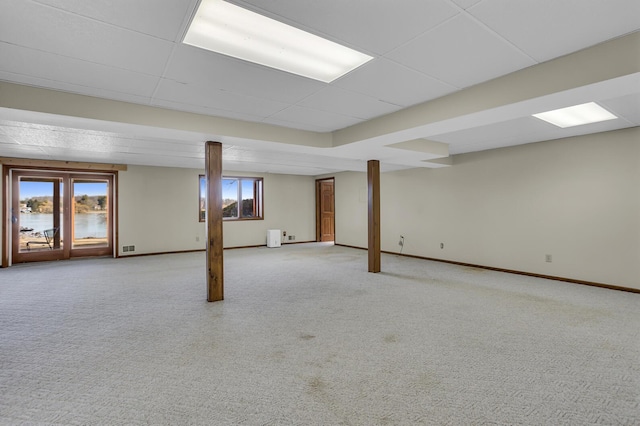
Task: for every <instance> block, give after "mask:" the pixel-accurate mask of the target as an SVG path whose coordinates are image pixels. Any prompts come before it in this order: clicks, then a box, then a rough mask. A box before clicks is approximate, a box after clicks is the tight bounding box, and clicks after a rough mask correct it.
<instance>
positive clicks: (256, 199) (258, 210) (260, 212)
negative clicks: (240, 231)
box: [198, 175, 264, 222]
mask: <svg viewBox="0 0 640 426" xmlns="http://www.w3.org/2000/svg"><path fill="white" fill-rule="evenodd" d="M225 179H235V180H237V181H238V195H237V198H238V199H239V201H238V207H240V204H241V202H242V199H241V198H242V181H243V180H245V181H247V180H249V181H252V184H253V211H254V213H255V216H252V217H243V216H242V209H241V208H239V209H238V217H223V218H222V220H223V221H225V222H226V221H230V222H235V221H245V220H264V177H259V176H222V180H225ZM206 180H207V179H206V176H205V175H199V176H198V194H199V197H198V221H199V222H206V214H207V207H206ZM257 182H259V185H256V183H257ZM203 185H204V188H203ZM203 199H204V200H205V203H204V206H203V205H202V200H203Z"/></svg>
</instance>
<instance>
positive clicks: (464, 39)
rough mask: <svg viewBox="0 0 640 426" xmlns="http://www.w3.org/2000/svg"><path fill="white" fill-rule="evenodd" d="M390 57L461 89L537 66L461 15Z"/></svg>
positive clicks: (501, 40) (503, 41)
mask: <svg viewBox="0 0 640 426" xmlns="http://www.w3.org/2000/svg"><path fill="white" fill-rule="evenodd" d="M388 56H389V57H390V58H391V59H393V60H396V61H398V62H400V63H402V64H404V65H406V66H408V67H411V68H415V69H417V70H418V71H421V72H423V73H425V74H428V75H430V76H432V77H434V78H437V79H439V80H441V81H443V82H445V83H448V84H450V85H453V86H456V87H460V88H462V87H468V86H471V85H474V84H477V83H480V82H483V81H487V80H490V79H493V78H495V77H497V76H500V75H504V74H508V73H510V72H513V71H516V70H519V69H521V68H525V67H528V66H530V65H533V64H534V61H533V60H532V59H531V58H529V57H527V56H526V55H524V54H523V53H521V52H520V51H518V50H517V49H516V48H514V47H513V46H511V45H510V44H509V43H507V42H506V41H505V40H503V39H501V38H500V37H498V36H497V35H495V34H494V33H493V32H491V31H488V30H487V29H486V28H484V27H483V26H481V25H480V24H478V23H477V22H475V21H474V20H473V19H472V18H470V17H468V16H466V15H458V16H457V17H455V18H453V19H451V20H449V21H447V22H446V23H445V24H443V25H441V26H439V27H438V28H436V29H434V30H432V31H429V32H427V33H425V34H423V35H422V36H420V37H418V38H416V39H414V40H412V41H411V42H409V43H407V44H406V45H404V46H402V47H401V48H399V49H397V50H395V51H394V52H392V53H391V54H389V55H388ZM471 70H472V72H471Z"/></svg>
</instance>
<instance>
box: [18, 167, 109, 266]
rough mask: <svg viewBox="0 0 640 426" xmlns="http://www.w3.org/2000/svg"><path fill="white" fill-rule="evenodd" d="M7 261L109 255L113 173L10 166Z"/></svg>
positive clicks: (19, 261)
mask: <svg viewBox="0 0 640 426" xmlns="http://www.w3.org/2000/svg"><path fill="white" fill-rule="evenodd" d="M11 181H12V195H13V196H12V206H11V210H12V215H11V223H12V229H11V232H12V234H11V235H12V244H11V247H12V251H11V254H12V263H21V262H34V261H44V260H62V259H70V258H72V257H84V256H104V255H112V254H113V175H109V174H90V173H66V172H49V171H30V170H13V171H12V172H11Z"/></svg>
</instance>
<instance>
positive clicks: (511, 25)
mask: <svg viewBox="0 0 640 426" xmlns="http://www.w3.org/2000/svg"><path fill="white" fill-rule="evenodd" d="M469 13H470V14H471V15H473V16H474V17H476V18H477V19H479V20H480V21H482V22H483V23H484V24H486V25H487V26H488V27H490V28H492V29H493V30H494V31H496V33H498V34H500V35H501V36H502V37H504V38H505V39H506V40H509V41H510V42H511V43H513V44H514V45H516V46H518V47H519V48H520V49H522V50H523V51H524V52H526V53H527V54H528V55H530V56H531V57H533V58H535V60H536V61H537V62H544V61H548V60H550V59H553V58H556V57H559V56H562V55H566V54H568V53H571V52H575V51H576V50H580V49H584V48H586V47H589V46H593V45H595V44H597V43H600V42H602V41H604V40H608V39H612V38H614V37H619V36H621V35H624V34H627V33H630V32H633V31H637V30H638V27H639V25H640V1H638V0H606V1H603V0H562V1H557V0H521V1H513V0H484V1H482V2H480V3H479V4H477V5H476V6H474V7H473V8H471V9H470V10H469Z"/></svg>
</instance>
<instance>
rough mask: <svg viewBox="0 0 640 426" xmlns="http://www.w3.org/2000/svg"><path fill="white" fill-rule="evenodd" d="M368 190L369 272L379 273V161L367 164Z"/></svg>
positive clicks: (370, 161)
mask: <svg viewBox="0 0 640 426" xmlns="http://www.w3.org/2000/svg"><path fill="white" fill-rule="evenodd" d="M367 186H368V189H369V191H368V192H369V272H380V161H378V160H369V161H368V162H367Z"/></svg>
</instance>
